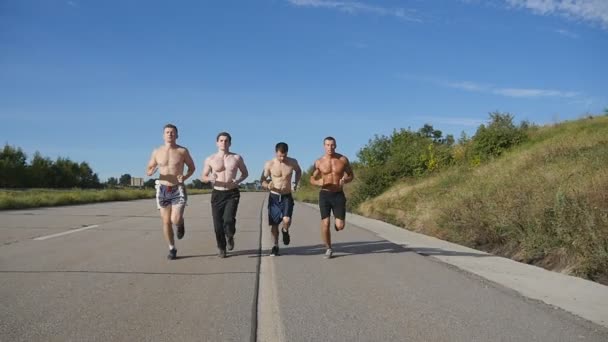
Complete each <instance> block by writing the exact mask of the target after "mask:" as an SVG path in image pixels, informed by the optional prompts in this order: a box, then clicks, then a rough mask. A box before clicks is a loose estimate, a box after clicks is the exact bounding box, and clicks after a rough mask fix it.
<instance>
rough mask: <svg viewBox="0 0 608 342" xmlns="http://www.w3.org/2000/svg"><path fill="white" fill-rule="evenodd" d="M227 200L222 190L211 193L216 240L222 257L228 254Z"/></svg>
mask: <svg viewBox="0 0 608 342" xmlns="http://www.w3.org/2000/svg"><path fill="white" fill-rule="evenodd" d="M225 205H226V201H225V199H224V198H223V194H222V193H220V192H215V191H214V192H213V193H212V195H211V216H213V228H214V230H215V241H216V243H217V248H218V249H219V256H220V257H221V258H223V257H225V256H226V234H225V233H224V220H223V216H224V207H225Z"/></svg>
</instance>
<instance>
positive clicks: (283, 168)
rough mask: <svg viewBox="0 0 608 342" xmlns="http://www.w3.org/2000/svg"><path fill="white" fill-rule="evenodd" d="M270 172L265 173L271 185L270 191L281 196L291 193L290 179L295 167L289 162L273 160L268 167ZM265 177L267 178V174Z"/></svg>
mask: <svg viewBox="0 0 608 342" xmlns="http://www.w3.org/2000/svg"><path fill="white" fill-rule="evenodd" d="M269 169H270V170H266V171H265V172H269V173H270V178H271V180H272V183H271V184H270V191H274V192H277V193H279V194H281V195H284V194H288V193H291V178H292V176H293V172H294V170H295V167H294V166H293V163H292V162H291V161H287V162H284V163H281V162H280V161H278V160H276V159H275V160H273V161H272V162H271V165H270V168H269ZM265 176H268V175H267V174H266V175H265Z"/></svg>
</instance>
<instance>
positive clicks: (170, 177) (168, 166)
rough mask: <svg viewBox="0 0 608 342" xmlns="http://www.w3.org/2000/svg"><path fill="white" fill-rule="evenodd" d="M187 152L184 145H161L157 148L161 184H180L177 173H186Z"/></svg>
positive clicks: (156, 155)
mask: <svg viewBox="0 0 608 342" xmlns="http://www.w3.org/2000/svg"><path fill="white" fill-rule="evenodd" d="M185 153H186V150H185V149H184V148H183V147H177V148H167V147H161V148H159V149H158V150H156V153H155V159H156V164H157V167H158V172H159V174H160V176H159V180H160V183H161V184H164V185H169V186H173V185H177V184H179V181H178V180H177V175H181V174H183V173H184V163H185Z"/></svg>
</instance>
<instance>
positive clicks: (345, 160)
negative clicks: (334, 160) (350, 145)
mask: <svg viewBox="0 0 608 342" xmlns="http://www.w3.org/2000/svg"><path fill="white" fill-rule="evenodd" d="M337 157H338V159H340V160H342V161H344V162H345V163H348V158H346V156H345V155H343V154H339V153H337Z"/></svg>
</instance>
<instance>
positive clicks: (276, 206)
mask: <svg viewBox="0 0 608 342" xmlns="http://www.w3.org/2000/svg"><path fill="white" fill-rule="evenodd" d="M288 150H289V147H288V146H287V144H286V143H284V142H280V143H278V144H277V145H276V146H275V158H273V159H272V160H269V161H267V162H266V164H264V171H263V173H262V177H261V179H260V182H261V183H262V186H263V187H264V188H266V189H268V190H270V194H269V195H268V224H269V225H270V226H271V231H272V239H273V243H274V245H273V247H272V250H271V251H270V255H271V256H276V255H279V224H282V225H281V232H282V234H283V244H285V245H289V242H290V240H291V238H290V236H289V227H290V226H291V217H292V215H293V206H294V201H293V197H292V196H291V191H292V190H293V191H295V190H296V189H297V186H298V184H299V183H300V177H302V169H301V168H300V165H299V164H298V161H297V160H295V159H293V158H290V157H288V156H287V151H288ZM294 172H295V175H296V178H295V183H294V186H293V189H292V186H291V179H292V177H293V174H294Z"/></svg>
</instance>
